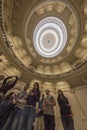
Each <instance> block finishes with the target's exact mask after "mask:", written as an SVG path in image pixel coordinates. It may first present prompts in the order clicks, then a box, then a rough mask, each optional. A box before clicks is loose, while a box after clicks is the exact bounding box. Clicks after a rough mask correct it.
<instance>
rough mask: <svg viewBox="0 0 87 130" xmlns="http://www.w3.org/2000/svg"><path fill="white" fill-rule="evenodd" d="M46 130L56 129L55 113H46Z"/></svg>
mask: <svg viewBox="0 0 87 130" xmlns="http://www.w3.org/2000/svg"><path fill="white" fill-rule="evenodd" d="M44 125H45V130H55V117H54V115H44Z"/></svg>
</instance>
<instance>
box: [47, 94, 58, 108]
mask: <svg viewBox="0 0 87 130" xmlns="http://www.w3.org/2000/svg"><path fill="white" fill-rule="evenodd" d="M51 98H52V99H51V101H48V105H51V106H55V105H56V102H55V99H54V97H53V96H52V97H51Z"/></svg>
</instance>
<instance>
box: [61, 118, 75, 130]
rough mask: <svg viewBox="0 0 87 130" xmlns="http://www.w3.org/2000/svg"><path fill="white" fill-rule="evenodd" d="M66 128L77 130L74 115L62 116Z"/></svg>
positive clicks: (65, 129) (67, 129) (66, 129)
mask: <svg viewBox="0 0 87 130" xmlns="http://www.w3.org/2000/svg"><path fill="white" fill-rule="evenodd" d="M61 120H62V123H63V127H64V130H75V129H74V121H73V118H72V116H61Z"/></svg>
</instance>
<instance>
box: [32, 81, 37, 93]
mask: <svg viewBox="0 0 87 130" xmlns="http://www.w3.org/2000/svg"><path fill="white" fill-rule="evenodd" d="M35 85H37V88H36V86H35ZM35 91H39V83H38V82H35V83H34V87H33V90H32V92H35Z"/></svg>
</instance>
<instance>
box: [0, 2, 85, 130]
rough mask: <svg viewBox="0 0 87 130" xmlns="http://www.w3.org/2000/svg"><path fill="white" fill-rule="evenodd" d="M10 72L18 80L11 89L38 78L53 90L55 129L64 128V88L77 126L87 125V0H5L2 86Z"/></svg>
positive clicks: (0, 29)
mask: <svg viewBox="0 0 87 130" xmlns="http://www.w3.org/2000/svg"><path fill="white" fill-rule="evenodd" d="M8 76H18V81H17V83H16V84H15V86H14V87H13V88H12V89H10V90H9V91H8V92H7V94H8V93H10V92H12V91H21V90H23V87H24V85H25V84H26V83H27V84H29V89H32V87H33V84H34V82H38V83H39V87H40V88H39V89H40V91H41V93H43V94H45V91H46V90H49V91H50V94H51V95H53V96H54V98H55V102H56V105H55V106H54V111H55V124H56V126H55V130H63V125H62V122H61V115H60V108H59V105H58V103H57V96H58V90H62V91H63V93H64V95H65V96H66V97H68V99H69V102H70V104H71V106H72V111H73V113H74V117H73V119H74V127H75V130H86V129H87V102H86V99H87V0H0V86H2V82H3V80H4V79H5V78H6V77H8ZM28 91H29V90H28ZM9 130H10V129H9ZM12 130H13V129H12ZM35 130H42V129H35ZM44 130H45V129H44ZM50 130H51V129H50ZM70 130H71V129H70Z"/></svg>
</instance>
